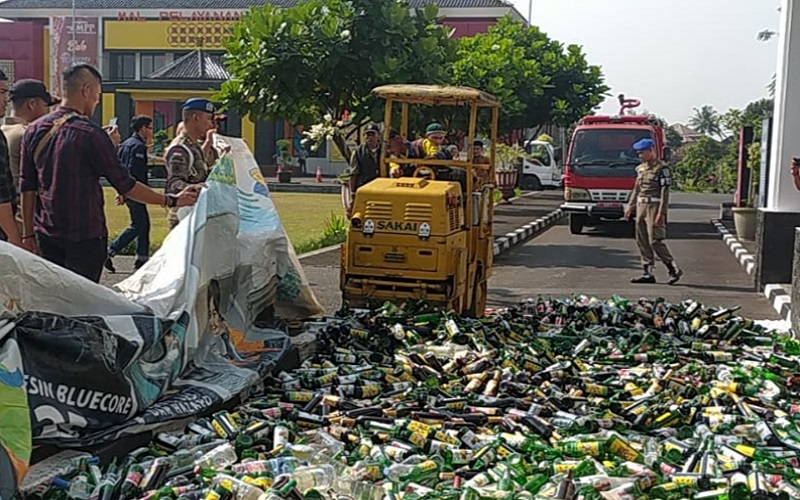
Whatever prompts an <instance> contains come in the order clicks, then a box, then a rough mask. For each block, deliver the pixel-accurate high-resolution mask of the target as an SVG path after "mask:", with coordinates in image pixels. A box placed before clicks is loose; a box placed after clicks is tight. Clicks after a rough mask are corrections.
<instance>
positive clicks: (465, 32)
mask: <svg viewBox="0 0 800 500" xmlns="http://www.w3.org/2000/svg"><path fill="white" fill-rule="evenodd" d="M443 24H444V25H446V26H450V27H452V28H455V29H456V32H455V34H454V35H453V36H454V37H455V38H461V37H464V36H473V35H477V34H478V33H486V31H487V30H488V29H489V26H493V25H495V24H497V19H494V18H491V17H485V18H454V17H452V18H447V19H445V20H444V21H443Z"/></svg>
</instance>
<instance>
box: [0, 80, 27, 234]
mask: <svg viewBox="0 0 800 500" xmlns="http://www.w3.org/2000/svg"><path fill="white" fill-rule="evenodd" d="M7 105H8V77H7V76H6V74H5V72H3V70H2V69H0V115H5V113H6V106H7ZM16 206H17V188H16V186H14V177H13V176H12V175H11V160H10V159H9V156H8V142H7V141H6V136H5V135H3V133H2V132H0V240H6V241H8V242H9V243H11V244H13V245H17V246H22V241H21V239H20V236H19V231H18V230H17V223H16V222H15V220H14V212H15V211H16Z"/></svg>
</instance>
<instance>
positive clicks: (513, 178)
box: [494, 143, 525, 201]
mask: <svg viewBox="0 0 800 500" xmlns="http://www.w3.org/2000/svg"><path fill="white" fill-rule="evenodd" d="M494 156H495V166H494V172H495V176H496V177H497V189H498V190H499V191H500V192H501V193H502V194H503V198H502V199H503V200H505V201H508V199H509V198H511V197H512V196H513V195H514V188H515V187H517V178H518V176H519V170H520V167H521V165H522V159H523V158H524V157H525V150H524V149H523V148H521V147H520V146H518V145H516V144H514V145H513V146H509V145H507V144H502V143H499V144H497V146H496V147H495V151H494Z"/></svg>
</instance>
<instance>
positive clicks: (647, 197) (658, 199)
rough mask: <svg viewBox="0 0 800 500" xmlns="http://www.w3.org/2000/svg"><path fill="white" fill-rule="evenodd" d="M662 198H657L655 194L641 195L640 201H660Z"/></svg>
mask: <svg viewBox="0 0 800 500" xmlns="http://www.w3.org/2000/svg"><path fill="white" fill-rule="evenodd" d="M660 202H661V198H655V197H653V196H640V197H639V203H660Z"/></svg>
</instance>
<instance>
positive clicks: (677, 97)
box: [511, 0, 781, 123]
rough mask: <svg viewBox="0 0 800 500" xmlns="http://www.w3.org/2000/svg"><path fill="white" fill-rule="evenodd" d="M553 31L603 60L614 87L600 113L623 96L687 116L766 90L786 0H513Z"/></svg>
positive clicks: (677, 117)
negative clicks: (768, 35) (761, 36)
mask: <svg viewBox="0 0 800 500" xmlns="http://www.w3.org/2000/svg"><path fill="white" fill-rule="evenodd" d="M511 1H512V3H514V5H515V6H516V7H517V10H519V11H520V13H521V14H522V15H523V16H524V17H526V18H527V16H528V5H529V1H532V2H533V16H532V17H533V19H532V24H534V25H537V26H539V27H540V28H541V29H542V30H543V31H544V32H546V33H547V34H548V35H549V36H550V37H551V38H555V39H557V40H559V41H561V42H564V43H574V44H578V45H581V46H582V47H583V50H584V52H585V53H586V55H587V58H588V60H589V62H590V63H591V64H597V65H600V66H602V68H603V73H604V74H605V76H606V84H607V85H608V86H609V87H611V90H610V94H611V95H612V96H614V97H610V98H606V101H605V102H604V103H603V105H602V107H601V108H600V112H601V113H609V114H616V113H617V112H618V110H619V105H618V102H617V99H616V96H617V95H618V94H620V93H624V94H625V95H626V97H630V98H638V99H640V100H641V101H642V106H641V107H640V108H639V109H640V110H642V109H646V110H647V111H649V112H650V113H654V114H656V115H659V116H662V117H664V118H665V119H666V120H667V121H668V122H670V123H675V122H681V123H686V121H687V120H688V119H689V117H690V116H691V114H692V108H695V107H698V108H699V107H700V106H703V105H704V104H710V105H712V106H713V107H714V108H716V109H717V110H718V111H720V112H725V111H727V110H728V109H729V108H744V107H745V106H746V105H747V103H748V102H750V101H754V100H757V99H760V98H762V97H767V94H768V92H767V90H766V88H765V87H766V85H768V84H769V82H770V79H771V78H772V75H773V74H774V73H775V68H776V67H777V51H778V39H777V37H775V38H773V39H772V40H771V41H769V42H760V41H758V40H756V35H757V34H758V32H760V31H762V30H764V29H771V30H775V31H777V29H778V24H779V22H780V12H779V11H778V8H779V7H780V3H781V2H780V0H511Z"/></svg>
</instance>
